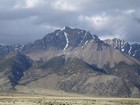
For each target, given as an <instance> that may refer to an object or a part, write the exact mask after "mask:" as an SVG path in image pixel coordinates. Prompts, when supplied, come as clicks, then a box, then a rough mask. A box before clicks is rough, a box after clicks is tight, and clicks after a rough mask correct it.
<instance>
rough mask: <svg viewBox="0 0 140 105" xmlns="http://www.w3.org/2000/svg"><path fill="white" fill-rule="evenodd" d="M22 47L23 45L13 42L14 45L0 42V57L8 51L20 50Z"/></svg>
mask: <svg viewBox="0 0 140 105" xmlns="http://www.w3.org/2000/svg"><path fill="white" fill-rule="evenodd" d="M23 48H24V45H20V44H15V45H4V44H0V57H1V56H4V55H6V54H8V53H10V52H15V51H18V52H21V51H22V50H23Z"/></svg>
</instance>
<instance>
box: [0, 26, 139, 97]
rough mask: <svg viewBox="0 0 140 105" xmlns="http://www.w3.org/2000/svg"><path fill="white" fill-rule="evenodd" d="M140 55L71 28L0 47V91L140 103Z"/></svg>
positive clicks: (134, 46)
mask: <svg viewBox="0 0 140 105" xmlns="http://www.w3.org/2000/svg"><path fill="white" fill-rule="evenodd" d="M139 49H140V45H139V44H138V43H135V44H129V43H128V42H126V41H124V40H121V39H117V38H114V39H107V40H100V39H99V38H98V36H97V35H94V34H91V33H90V32H88V31H85V30H82V29H78V28H70V27H64V28H62V29H59V30H56V31H54V32H52V33H48V34H46V35H45V36H44V37H43V38H41V39H38V40H35V41H34V42H32V43H30V44H25V45H2V44H1V45H0V81H1V82H0V90H1V91H3V90H4V91H9V90H15V91H17V92H23V93H36V94H45V92H44V91H45V90H46V89H50V90H57V91H66V92H70V93H78V94H85V95H90V96H99V97H100V96H101V97H104V96H106V97H140V61H139V60H140V55H139V54H140V53H139V51H140V50H139ZM25 88H26V91H24V89H25ZM38 89H40V90H42V91H43V92H41V91H38Z"/></svg>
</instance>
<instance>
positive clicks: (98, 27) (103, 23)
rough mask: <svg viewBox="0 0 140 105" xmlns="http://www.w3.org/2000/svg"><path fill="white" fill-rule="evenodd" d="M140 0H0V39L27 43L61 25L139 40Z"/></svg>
mask: <svg viewBox="0 0 140 105" xmlns="http://www.w3.org/2000/svg"><path fill="white" fill-rule="evenodd" d="M139 5H140V0H116V1H113V0H107V1H105V0H0V43H5V44H14V43H28V42H30V41H34V40H35V39H39V38H42V37H43V36H44V35H45V34H47V33H48V32H52V31H54V30H55V29H59V28H62V27H63V26H71V27H78V28H82V29H85V30H88V31H90V32H91V33H92V34H96V35H98V36H99V37H100V38H102V39H105V38H114V37H117V38H121V39H125V40H127V41H130V42H140V29H139V28H140V7H139Z"/></svg>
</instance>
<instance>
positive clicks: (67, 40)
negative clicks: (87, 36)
mask: <svg viewBox="0 0 140 105" xmlns="http://www.w3.org/2000/svg"><path fill="white" fill-rule="evenodd" d="M64 35H65V38H66V45H65V47H64V50H66V48H67V47H68V46H69V39H68V34H67V33H66V32H64Z"/></svg>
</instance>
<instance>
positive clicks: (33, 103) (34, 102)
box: [0, 96, 140, 105]
mask: <svg viewBox="0 0 140 105" xmlns="http://www.w3.org/2000/svg"><path fill="white" fill-rule="evenodd" d="M0 105H140V99H134V98H128V99H127V98H91V97H24V96H23V97H14V96H13V97H9V96H7V97H5V96H2V97H0Z"/></svg>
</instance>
